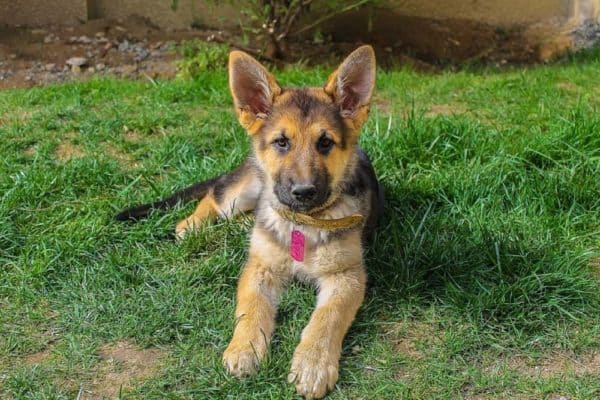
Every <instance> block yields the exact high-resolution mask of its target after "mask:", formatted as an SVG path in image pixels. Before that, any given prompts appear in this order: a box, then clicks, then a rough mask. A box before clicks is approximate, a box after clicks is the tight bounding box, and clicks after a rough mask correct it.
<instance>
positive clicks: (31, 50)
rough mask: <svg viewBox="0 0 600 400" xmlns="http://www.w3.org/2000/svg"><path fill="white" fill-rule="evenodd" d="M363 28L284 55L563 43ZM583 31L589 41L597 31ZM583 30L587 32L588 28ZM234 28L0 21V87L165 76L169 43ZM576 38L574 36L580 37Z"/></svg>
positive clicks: (412, 23)
mask: <svg viewBox="0 0 600 400" xmlns="http://www.w3.org/2000/svg"><path fill="white" fill-rule="evenodd" d="M378 21H379V22H378V24H377V26H374V27H372V29H371V28H369V29H367V28H365V27H366V26H368V24H367V23H366V20H365V16H364V15H362V14H360V13H348V14H347V15H345V18H344V20H343V23H342V22H340V21H338V22H337V23H336V21H332V23H331V24H329V27H330V29H331V31H332V32H335V33H326V32H325V38H324V39H323V40H321V41H318V42H317V41H315V40H312V39H311V38H303V39H302V40H296V41H295V42H293V43H291V44H290V50H291V51H290V55H291V57H290V58H291V59H290V60H289V61H291V62H295V61H299V60H303V61H307V60H308V62H309V63H311V62H312V63H314V62H319V63H322V62H330V61H334V60H336V61H337V60H339V58H341V57H343V55H345V54H347V53H348V52H350V51H351V50H353V49H354V48H355V47H356V46H357V45H359V44H361V43H363V42H368V43H370V44H373V45H374V47H375V50H376V53H377V59H378V63H379V65H381V66H384V67H388V66H399V65H408V66H410V67H412V68H414V69H416V70H419V71H425V72H434V71H437V70H439V69H441V68H444V67H446V66H448V65H451V66H455V65H461V64H473V63H486V64H493V65H496V66H500V67H501V66H504V65H511V64H515V63H517V64H530V63H535V62H539V61H547V60H549V59H551V58H553V57H554V56H555V55H556V54H559V53H561V52H562V51H564V50H565V49H566V48H567V47H568V45H569V43H567V42H565V43H563V44H559V45H558V46H557V45H556V44H554V43H552V44H551V46H550V47H548V46H546V47H545V48H544V47H540V45H539V44H534V43H531V42H530V41H529V40H528V38H527V35H525V34H524V32H523V31H522V30H519V29H517V28H515V29H513V30H499V29H497V28H494V27H492V26H488V25H485V24H482V23H474V22H468V21H460V20H446V21H443V23H441V22H440V21H434V20H431V19H426V18H418V17H403V16H398V15H382V16H380V18H379V19H378ZM596 30H597V29H596ZM596 30H593V31H592V30H587V31H586V34H587V36H590V32H591V35H592V36H593V38H595V39H594V40H598V37H600V30H598V32H596ZM588 31H589V32H588ZM232 35H235V33H228V32H222V31H214V30H199V29H189V30H181V31H165V30H162V29H159V28H158V27H156V26H154V25H152V24H151V23H150V22H148V20H146V19H144V18H141V17H136V16H131V17H128V18H124V19H118V20H113V19H94V20H90V21H88V22H86V23H81V24H79V25H76V26H46V27H43V28H36V29H34V28H26V27H12V28H8V27H4V28H2V27H0V89H7V88H18V87H32V86H36V85H44V84H48V83H55V82H63V81H67V80H71V79H86V78H87V77H90V76H92V75H98V74H110V75H114V76H120V77H127V78H172V77H174V76H175V75H176V73H177V68H176V65H175V62H174V61H175V60H177V58H178V57H179V55H178V54H177V51H176V50H175V45H176V44H177V43H179V42H182V41H185V40H190V39H195V38H199V39H203V40H207V39H209V40H210V39H216V40H217V41H224V42H236V40H235V37H233V38H232ZM579 36H581V35H579Z"/></svg>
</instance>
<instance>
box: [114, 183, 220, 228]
mask: <svg viewBox="0 0 600 400" xmlns="http://www.w3.org/2000/svg"><path fill="white" fill-rule="evenodd" d="M217 179H218V178H213V179H209V180H207V181H204V182H199V183H195V184H193V185H192V186H189V187H187V188H185V189H183V190H180V191H178V192H175V193H173V194H172V195H171V196H169V197H167V198H165V199H163V200H159V201H155V202H153V203H149V204H142V205H140V206H136V207H132V208H128V209H127V210H124V211H122V212H120V213H119V214H117V215H116V216H115V219H116V220H117V221H137V220H139V219H142V218H146V217H147V216H148V215H150V213H151V212H152V210H155V209H165V208H171V207H175V206H176V205H177V204H180V203H181V204H184V203H187V202H189V201H191V200H196V199H201V198H203V197H204V196H206V193H207V192H208V189H210V187H211V186H212V185H213V184H214V183H215V182H216V180H217Z"/></svg>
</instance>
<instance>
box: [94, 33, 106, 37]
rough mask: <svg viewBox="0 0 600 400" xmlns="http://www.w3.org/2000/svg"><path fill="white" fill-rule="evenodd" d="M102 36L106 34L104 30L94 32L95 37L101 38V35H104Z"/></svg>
mask: <svg viewBox="0 0 600 400" xmlns="http://www.w3.org/2000/svg"><path fill="white" fill-rule="evenodd" d="M104 36H106V34H105V33H104V32H96V37H97V38H101V37H104Z"/></svg>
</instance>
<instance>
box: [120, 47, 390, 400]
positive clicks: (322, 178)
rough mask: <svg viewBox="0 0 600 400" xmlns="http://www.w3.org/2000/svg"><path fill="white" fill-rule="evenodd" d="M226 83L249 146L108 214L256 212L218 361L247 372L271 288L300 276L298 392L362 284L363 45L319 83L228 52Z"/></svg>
mask: <svg viewBox="0 0 600 400" xmlns="http://www.w3.org/2000/svg"><path fill="white" fill-rule="evenodd" d="M229 85H230V89H231V94H232V96H233V101H234V105H235V111H236V114H237V118H238V120H239V122H240V123H241V124H242V126H243V127H244V128H245V129H246V131H247V132H248V135H249V136H250V140H251V141H252V153H251V154H250V155H249V156H248V158H247V159H246V160H245V161H244V163H243V164H242V165H241V166H239V167H238V168H237V169H235V170H234V171H232V172H230V173H228V174H225V175H222V176H220V177H217V178H214V179H210V180H208V181H206V182H201V183H197V184H195V185H193V186H191V187H189V188H187V189H184V190H183V191H181V192H178V193H175V194H174V195H172V196H170V197H168V198H166V199H164V200H162V201H158V202H155V203H152V204H148V205H143V206H139V207H135V208H132V209H129V210H126V211H124V212H122V213H121V214H119V215H118V216H117V219H120V220H126V219H138V218H142V217H144V216H146V215H148V214H149V212H150V211H151V210H152V209H154V208H166V207H171V206H174V205H176V204H177V203H179V202H181V201H186V200H191V199H199V200H200V202H199V204H198V206H197V208H196V210H195V211H194V213H193V214H192V215H190V216H189V217H187V218H186V219H184V220H183V221H181V222H180V223H179V224H177V227H176V235H177V236H178V237H180V238H181V237H183V236H184V235H185V234H186V233H188V232H190V231H192V230H194V229H196V228H198V227H200V226H201V225H202V223H203V222H204V221H205V220H209V219H213V218H216V217H232V216H234V215H236V214H238V213H242V212H249V211H253V212H254V214H255V216H256V222H255V225H254V229H253V231H252V237H251V239H250V251H249V255H248V260H247V262H246V265H245V266H244V268H243V270H242V273H241V276H240V279H239V284H238V289H237V306H236V310H235V318H236V321H237V324H236V326H235V330H234V332H233V337H232V339H231V342H230V343H229V346H228V347H227V349H226V350H225V352H224V354H223V364H224V366H225V368H226V369H227V371H228V372H229V373H231V374H232V375H235V376H237V377H243V376H246V375H248V374H251V373H253V372H254V371H255V370H256V369H257V367H258V365H259V363H260V361H261V360H262V359H263V358H264V357H265V355H266V354H267V352H268V349H269V342H270V340H271V336H272V334H273V330H274V329H275V314H276V312H277V305H278V302H279V298H280V296H281V294H282V292H283V291H284V289H285V287H286V285H287V284H288V282H290V280H291V279H293V278H295V277H296V278H301V279H304V280H308V281H310V282H313V283H314V284H315V285H316V287H317V288H318V298H317V306H316V308H315V310H314V312H313V314H312V317H311V318H310V322H309V323H308V325H307V326H306V328H304V330H303V332H302V339H301V340H300V344H299V345H298V347H297V348H296V350H295V352H294V356H293V360H292V363H291V368H290V373H289V376H288V380H289V381H290V382H291V383H293V384H294V385H295V387H296V390H297V392H298V393H299V394H300V395H302V396H304V397H306V398H309V399H312V398H321V397H323V396H324V395H325V394H326V392H327V391H328V390H331V389H332V388H333V387H334V385H335V383H336V381H337V379H338V368H339V359H340V354H341V350H342V341H343V339H344V336H345V335H346V332H347V331H348V328H349V327H350V325H351V323H352V321H353V319H354V317H355V315H356V312H357V310H358V308H359V307H360V305H361V303H362V301H363V298H364V293H365V282H366V272H365V266H364V262H363V244H364V238H365V237H366V235H367V233H368V232H370V231H371V230H372V229H373V227H374V226H375V223H376V221H377V218H378V216H379V214H380V212H381V210H382V204H383V191H382V189H381V186H380V185H379V183H378V182H377V178H376V176H375V173H374V171H373V167H372V166H371V163H370V161H369V159H368V158H367V156H366V155H365V153H363V151H362V150H361V149H360V148H359V146H358V144H357V142H358V137H359V133H360V130H361V127H362V126H363V124H364V123H365V121H366V120H367V117H368V114H369V102H370V99H371V95H372V92H373V88H374V85H375V55H374V52H373V49H372V48H371V47H370V46H362V47H360V48H358V49H357V50H355V51H354V52H352V53H351V54H350V55H349V56H348V57H347V58H346V59H345V60H344V61H343V62H342V64H341V65H340V66H339V67H338V68H337V70H336V71H335V72H333V73H332V74H331V75H330V77H329V78H328V80H327V82H325V84H324V86H323V87H316V88H282V87H281V86H280V85H279V83H278V82H277V80H276V79H275V77H273V75H271V74H270V73H269V72H268V71H267V70H266V69H265V68H264V67H263V66H262V65H261V64H260V63H259V62H258V61H256V60H255V59H254V58H252V57H251V56H249V55H248V54H246V53H243V52H240V51H233V52H231V54H230V56H229Z"/></svg>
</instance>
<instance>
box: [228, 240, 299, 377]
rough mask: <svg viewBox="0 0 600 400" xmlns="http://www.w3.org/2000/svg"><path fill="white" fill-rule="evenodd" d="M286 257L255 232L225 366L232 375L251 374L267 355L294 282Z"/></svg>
mask: <svg viewBox="0 0 600 400" xmlns="http://www.w3.org/2000/svg"><path fill="white" fill-rule="evenodd" d="M286 258H287V254H286V253H284V252H282V251H281V249H280V248H279V247H277V246H276V245H274V244H271V243H270V239H269V238H268V236H267V235H262V236H261V235H260V233H257V230H256V229H255V231H254V233H253V237H252V243H251V246H250V255H249V257H248V262H247V263H246V266H245V267H244V269H243V271H242V274H241V276H240V280H239V283H238V289H237V307H236V310H235V316H236V326H235V330H234V333H233V338H232V339H231V342H230V343H229V346H228V347H227V349H226V350H225V353H224V354H223V364H224V366H225V368H226V369H227V370H228V371H229V373H231V374H232V375H235V376H237V377H242V376H245V375H248V374H251V373H252V372H254V371H255V370H256V369H257V367H258V364H259V362H260V361H261V360H262V358H263V357H264V356H265V355H266V354H267V351H268V348H269V343H270V341H271V335H272V334H273V330H274V328H275V314H276V312H277V305H278V303H279V298H280V296H281V293H282V291H283V289H284V287H285V285H286V283H287V282H288V281H289V279H290V272H289V269H288V268H287V267H286V266H285V259H286Z"/></svg>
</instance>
